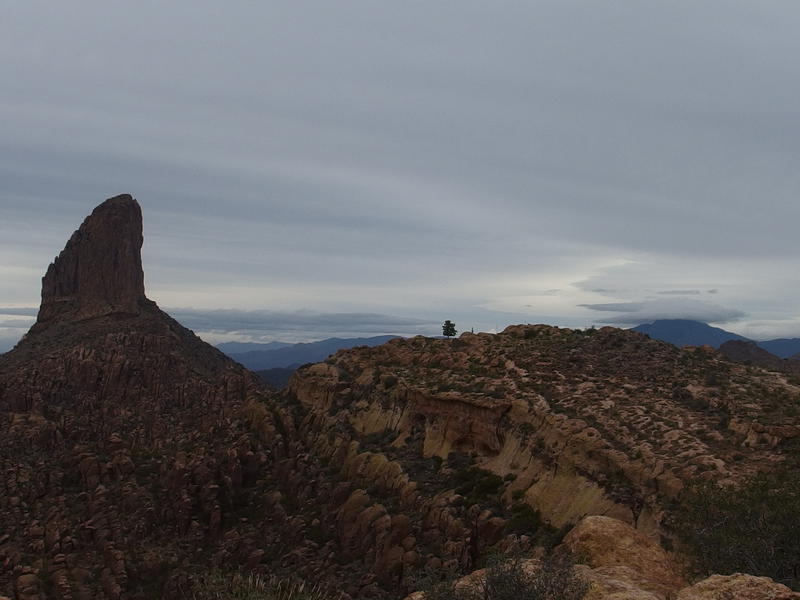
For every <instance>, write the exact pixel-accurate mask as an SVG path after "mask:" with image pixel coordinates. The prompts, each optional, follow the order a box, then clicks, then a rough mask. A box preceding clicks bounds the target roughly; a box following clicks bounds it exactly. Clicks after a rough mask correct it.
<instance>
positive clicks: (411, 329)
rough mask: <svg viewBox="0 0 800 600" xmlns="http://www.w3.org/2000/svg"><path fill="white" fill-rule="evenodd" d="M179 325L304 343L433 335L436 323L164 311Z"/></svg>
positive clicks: (303, 313)
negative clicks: (341, 337)
mask: <svg viewBox="0 0 800 600" xmlns="http://www.w3.org/2000/svg"><path fill="white" fill-rule="evenodd" d="M166 312H168V313H169V314H170V315H171V316H172V317H173V318H175V319H176V320H178V321H179V322H180V323H181V324H183V325H184V326H186V327H189V328H190V329H193V330H195V331H198V332H210V333H214V334H217V335H219V334H239V335H243V336H246V337H248V338H251V339H259V340H266V339H278V338H280V339H281V340H283V341H306V340H315V339H321V338H323V337H331V336H336V335H340V336H341V335H344V336H348V337H358V336H361V335H367V334H369V335H377V334H392V333H395V334H403V335H416V334H420V333H428V334H430V333H432V332H435V331H436V330H437V329H438V327H440V325H439V323H438V322H433V321H429V320H425V319H418V318H409V317H398V316H393V315H384V314H378V313H346V312H342V313H322V312H316V311H309V310H298V311H275V310H238V309H212V310H204V309H196V308H169V309H166Z"/></svg>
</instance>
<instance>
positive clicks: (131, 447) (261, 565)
mask: <svg viewBox="0 0 800 600" xmlns="http://www.w3.org/2000/svg"><path fill="white" fill-rule="evenodd" d="M141 245H142V221H141V210H140V207H139V205H138V203H137V202H136V201H135V200H134V199H133V198H131V197H130V196H118V197H116V198H112V199H110V200H108V201H106V202H104V203H103V204H101V205H100V206H99V207H97V208H96V209H95V210H94V212H93V213H92V214H91V215H90V216H89V217H88V218H87V219H86V221H85V222H84V223H83V224H82V225H81V227H80V229H78V231H76V232H75V234H74V235H73V236H72V238H71V239H70V240H69V242H68V243H67V245H66V247H65V249H64V251H63V252H62V253H61V254H60V255H59V257H58V258H57V259H56V260H55V261H54V262H53V264H52V265H51V266H50V268H49V269H48V270H47V274H46V275H45V277H44V279H43V285H42V305H41V309H40V312H39V318H38V321H37V323H36V324H35V325H34V326H33V327H32V329H31V330H30V332H29V333H28V334H27V335H26V336H25V338H24V339H23V340H22V341H21V342H20V343H19V344H18V346H17V347H16V348H15V349H14V350H13V351H11V352H9V353H8V354H6V355H3V356H2V357H0V440H2V442H0V595H2V594H3V593H5V594H7V595H9V596H11V597H13V598H17V599H20V600H45V599H50V598H57V599H62V600H70V599H73V600H78V599H84V598H87V599H88V598H110V599H121V598H162V597H163V598H182V597H186V596H187V595H188V594H189V590H190V589H191V587H192V582H193V580H194V579H193V578H194V577H195V575H197V574H198V573H203V572H206V571H209V570H211V569H215V568H223V569H224V568H236V569H238V568H245V569H247V570H252V571H254V572H256V573H262V574H274V573H294V574H298V575H301V576H305V577H308V578H309V579H314V580H321V581H330V582H332V583H333V584H334V585H337V586H341V589H349V590H350V591H351V592H353V594H354V595H355V594H358V593H360V592H362V591H363V590H368V589H369V587H370V585H373V584H372V582H373V581H374V577H372V578H371V577H369V576H368V573H366V571H365V570H364V569H363V568H362V567H361V566H360V565H353V566H349V565H340V564H339V563H338V562H337V561H336V560H335V557H336V552H335V550H336V542H335V541H334V540H332V539H323V536H325V535H327V534H326V533H325V532H323V531H321V526H320V521H319V518H323V519H327V520H328V521H330V522H332V523H335V522H336V518H337V514H336V508H337V506H338V505H339V504H341V503H342V502H344V500H346V498H347V496H348V494H349V491H350V489H349V485H348V484H347V483H346V482H341V481H339V480H338V478H335V477H334V476H333V475H332V474H330V473H328V471H327V470H326V469H325V467H324V466H323V465H321V464H320V463H319V462H318V461H315V460H314V459H313V458H310V457H309V456H308V454H307V452H306V450H305V447H304V446H303V444H302V442H301V441H300V440H299V439H298V438H297V436H296V435H295V429H294V426H293V420H292V416H291V414H290V411H288V410H286V409H285V408H284V407H282V406H281V404H280V402H278V400H277V399H276V398H275V397H274V396H272V395H270V393H269V392H268V391H267V390H266V389H265V388H264V386H263V384H261V382H260V381H259V380H258V378H257V377H256V376H255V375H253V374H252V373H250V372H249V371H247V370H245V369H244V368H243V367H241V365H238V364H236V363H235V362H233V361H231V360H230V359H228V358H227V357H225V356H224V355H223V354H222V353H221V352H219V351H217V350H216V349H214V348H213V347H211V346H209V345H208V344H205V343H204V342H202V341H201V340H200V339H199V338H197V337H196V336H195V335H194V334H193V333H192V332H191V331H189V330H187V329H185V328H183V327H182V326H181V325H179V324H178V323H177V322H175V321H174V320H173V319H171V318H170V317H169V316H168V315H166V314H165V313H163V312H162V311H161V310H159V309H158V307H157V306H156V305H155V304H154V303H153V302H151V301H150V300H148V299H147V298H146V297H145V294H144V287H143V273H142V265H141V258H140V248H141ZM337 502H338V504H337ZM326 522H327V521H326Z"/></svg>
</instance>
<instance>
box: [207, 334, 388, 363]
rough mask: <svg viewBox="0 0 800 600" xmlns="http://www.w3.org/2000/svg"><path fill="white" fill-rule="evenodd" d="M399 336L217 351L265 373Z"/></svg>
mask: <svg viewBox="0 0 800 600" xmlns="http://www.w3.org/2000/svg"><path fill="white" fill-rule="evenodd" d="M396 337H398V336H396V335H379V336H376V337H369V338H328V339H325V340H320V341H319V342H308V343H300V344H292V345H289V346H285V347H283V348H268V349H265V350H253V351H250V352H228V351H226V350H225V348H224V347H223V346H225V345H224V344H221V345H220V346H218V348H220V350H222V351H223V352H226V354H228V356H230V357H231V358H233V359H234V360H235V361H237V362H239V363H241V364H243V365H244V366H245V367H247V368H248V369H251V370H253V371H263V370H266V369H274V368H286V367H290V368H296V367H297V366H298V365H302V364H305V363H310V362H319V361H323V360H325V359H326V358H328V357H329V356H330V355H331V354H334V353H335V352H337V351H339V350H344V349H347V348H354V347H356V346H380V345H381V344H385V343H386V342H388V341H389V340H392V339H394V338H396Z"/></svg>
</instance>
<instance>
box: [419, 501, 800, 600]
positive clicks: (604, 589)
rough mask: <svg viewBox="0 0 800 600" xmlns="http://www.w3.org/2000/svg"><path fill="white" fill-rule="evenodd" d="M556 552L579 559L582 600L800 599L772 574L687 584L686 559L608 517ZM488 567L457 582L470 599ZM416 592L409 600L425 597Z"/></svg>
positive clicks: (577, 531)
mask: <svg viewBox="0 0 800 600" xmlns="http://www.w3.org/2000/svg"><path fill="white" fill-rule="evenodd" d="M555 554H556V555H565V556H570V557H572V559H574V560H575V561H576V563H575V567H574V573H575V575H576V576H577V577H579V578H580V579H582V580H583V581H584V582H586V583H587V584H589V588H588V591H587V593H586V596H585V597H584V599H583V600H672V599H675V600H729V599H733V598H735V599H737V600H739V599H742V600H800V593H797V592H792V590H790V589H789V588H788V587H786V586H785V585H782V584H779V583H776V582H775V581H773V580H772V579H770V578H768V577H754V576H752V575H744V574H741V573H736V574H734V575H712V576H711V577H708V578H706V579H703V580H702V581H699V582H697V583H695V584H694V585H688V584H687V582H686V581H685V580H684V579H683V577H682V576H681V575H680V571H681V562H680V561H679V560H677V559H676V557H674V556H671V555H670V554H668V553H667V552H665V551H664V550H663V549H662V548H661V547H660V546H659V545H658V544H657V543H655V542H654V541H653V540H652V539H650V538H648V537H647V536H644V535H642V533H641V532H639V531H637V530H635V529H633V528H632V527H631V526H630V525H628V524H627V523H623V522H621V521H618V520H616V519H611V518H608V517H599V516H593V517H587V518H585V519H583V520H581V521H580V522H579V523H578V524H577V525H576V526H575V527H574V528H573V529H572V531H570V532H569V533H568V534H567V536H566V537H565V538H564V542H563V543H562V544H561V545H560V546H559V547H557V548H556V549H555ZM518 567H519V568H520V569H521V570H522V571H523V572H525V573H528V574H535V573H536V572H537V571H538V570H540V569H542V568H547V567H546V566H545V565H544V563H543V562H542V561H541V560H539V559H535V558H533V559H527V560H522V561H520V562H519V564H518ZM485 576H486V570H485V569H481V570H477V571H474V572H472V573H470V574H468V575H466V576H464V577H462V578H460V579H458V580H457V581H456V583H455V589H456V590H460V591H461V592H462V593H463V592H467V594H466V597H469V598H474V597H480V594H477V595H475V594H474V593H473V594H469V591H471V590H472V591H475V590H479V589H480V585H481V581H482V580H483V579H484V578H485ZM424 599H425V594H424V593H422V592H415V593H414V594H411V595H410V596H408V597H407V598H406V600H424Z"/></svg>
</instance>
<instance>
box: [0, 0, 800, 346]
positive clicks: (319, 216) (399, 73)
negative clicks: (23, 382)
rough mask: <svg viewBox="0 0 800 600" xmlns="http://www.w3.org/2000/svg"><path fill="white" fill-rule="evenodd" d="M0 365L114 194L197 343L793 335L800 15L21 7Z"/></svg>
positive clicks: (628, 9) (536, 7)
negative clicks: (47, 284) (68, 247)
mask: <svg viewBox="0 0 800 600" xmlns="http://www.w3.org/2000/svg"><path fill="white" fill-rule="evenodd" d="M0 10H2V18H0V55H2V56H3V60H2V61H0V81H1V82H2V86H1V87H0V123H1V124H2V125H1V126H0V182H2V183H0V351H2V350H4V349H8V348H9V347H11V346H12V345H13V343H14V342H15V341H16V340H17V339H18V338H19V336H20V335H22V333H24V331H25V330H26V329H27V327H28V326H29V325H30V324H31V323H32V320H33V315H35V309H36V307H37V306H38V302H39V297H40V296H39V295H40V285H41V277H42V275H43V274H44V272H45V270H46V268H47V265H48V264H49V263H50V262H51V261H52V259H53V258H54V257H55V256H56V255H57V254H58V252H59V251H60V250H61V249H62V248H63V246H64V244H65V242H66V240H67V239H68V237H69V235H70V234H71V232H72V231H73V230H75V229H76V228H77V227H78V225H79V224H80V223H81V221H82V220H83V218H84V217H85V216H86V215H88V214H89V213H90V212H91V210H92V208H93V207H94V206H95V205H97V204H99V203H100V202H101V201H102V200H104V199H105V198H108V197H111V196H114V195H117V194H120V193H130V194H133V195H134V196H135V197H136V198H137V199H138V201H139V203H140V204H141V206H142V209H143V212H144V220H145V223H144V227H145V244H144V248H143V260H144V266H145V283H146V287H147V294H148V296H149V297H150V298H151V299H153V300H155V301H156V302H158V303H159V305H160V306H162V308H165V309H166V310H167V311H168V312H170V313H171V314H173V315H174V316H176V318H178V319H179V320H181V321H182V322H184V324H186V325H187V326H189V327H192V328H194V329H196V331H198V333H200V335H201V336H202V337H204V338H205V339H207V340H208V341H211V342H212V343H217V342H221V341H226V340H235V339H239V340H254V341H269V340H286V341H308V340H312V339H321V338H325V337H331V336H333V335H339V336H347V335H377V334H379V333H398V334H407V335H410V334H414V333H423V334H435V333H441V329H440V327H441V323H442V321H443V320H444V319H451V320H453V321H455V322H456V326H457V327H458V329H459V330H462V331H463V330H468V329H471V328H474V329H475V331H481V330H483V331H492V330H496V329H502V328H503V327H504V326H506V325H508V324H511V323H521V322H531V323H537V322H543V323H551V324H555V325H561V326H569V327H585V326H589V325H600V324H614V325H618V326H630V325H636V324H638V323H641V322H647V321H652V320H654V319H658V318H692V319H698V320H704V321H707V322H711V323H714V324H716V325H720V326H724V327H725V328H726V329H729V330H731V331H736V332H737V333H741V334H743V335H747V336H749V337H753V338H755V339H767V338H773V337H791V336H800V308H799V307H798V302H797V298H798V297H800V278H799V277H798V276H797V273H798V272H799V271H800V252H798V235H797V227H798V222H800V202H798V191H799V190H800V168H798V167H800V164H799V163H800V102H798V98H800V77H798V76H797V57H798V56H800V36H798V35H797V32H798V31H800V4H798V3H797V2H795V1H793V0H789V1H770V0H764V1H759V2H752V1H750V0H748V1H746V2H743V1H737V0H724V1H717V0H706V1H704V2H697V1H696V0H689V1H683V0H672V1H670V2H650V1H646V0H642V1H639V2H630V1H629V0H626V1H615V0H606V1H604V2H596V1H594V0H584V1H582V2H575V1H571V0H554V1H552V2H550V1H548V2H539V1H535V0H527V1H524V2H516V1H504V0H498V1H496V2H491V3H490V2H483V1H481V2H477V1H471V0H459V1H457V2H456V1H450V2H444V1H442V2H435V1H426V2H419V1H414V0H411V1H407V2H393V3H389V2H374V1H371V0H364V1H354V0H340V1H337V2H329V1H314V0H309V1H304V2H271V1H268V2H258V3H253V2H239V1H235V2H228V3H219V2H208V1H205V0H193V1H192V2H185V1H175V2H168V3H167V2H155V1H148V0H144V1H141V2H137V3H130V2H122V1H114V0H103V1H102V2H100V1H94V0H82V1H81V2H77V3H53V2H40V1H37V0H26V1H24V2H22V1H19V2H17V1H8V0H6V1H3V0H0Z"/></svg>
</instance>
